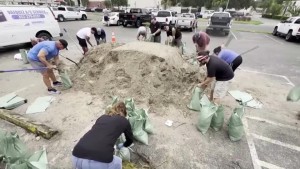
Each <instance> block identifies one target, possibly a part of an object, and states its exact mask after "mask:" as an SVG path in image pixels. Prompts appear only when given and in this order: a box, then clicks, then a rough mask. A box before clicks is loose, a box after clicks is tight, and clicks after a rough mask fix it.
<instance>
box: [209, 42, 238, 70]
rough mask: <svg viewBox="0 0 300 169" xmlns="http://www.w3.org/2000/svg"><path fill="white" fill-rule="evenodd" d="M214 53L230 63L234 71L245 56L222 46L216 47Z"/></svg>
mask: <svg viewBox="0 0 300 169" xmlns="http://www.w3.org/2000/svg"><path fill="white" fill-rule="evenodd" d="M214 54H215V55H216V56H218V57H219V58H221V59H222V60H224V61H225V62H226V63H228V64H229V65H230V66H231V67H232V70H233V72H234V71H235V70H236V69H237V68H238V67H239V66H240V65H241V64H242V62H243V58H242V56H241V55H239V54H237V53H236V52H234V51H232V50H229V49H222V47H221V46H219V47H217V48H215V49H214Z"/></svg>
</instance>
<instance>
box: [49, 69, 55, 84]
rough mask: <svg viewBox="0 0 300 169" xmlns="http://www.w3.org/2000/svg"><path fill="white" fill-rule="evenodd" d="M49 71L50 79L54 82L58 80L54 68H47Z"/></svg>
mask: <svg viewBox="0 0 300 169" xmlns="http://www.w3.org/2000/svg"><path fill="white" fill-rule="evenodd" d="M47 72H48V75H49V77H50V79H51V80H52V82H56V81H57V80H56V77H55V75H54V73H53V70H47Z"/></svg>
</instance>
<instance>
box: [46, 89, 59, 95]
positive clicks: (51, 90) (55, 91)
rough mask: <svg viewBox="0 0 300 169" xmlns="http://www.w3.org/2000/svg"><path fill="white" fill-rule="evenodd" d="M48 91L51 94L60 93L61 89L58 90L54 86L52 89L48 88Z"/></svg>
mask: <svg viewBox="0 0 300 169" xmlns="http://www.w3.org/2000/svg"><path fill="white" fill-rule="evenodd" d="M48 93H49V94H60V91H58V90H56V89H54V88H52V89H48Z"/></svg>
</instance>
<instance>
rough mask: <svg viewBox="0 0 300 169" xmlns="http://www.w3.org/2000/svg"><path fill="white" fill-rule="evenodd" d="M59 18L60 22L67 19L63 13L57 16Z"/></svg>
mask: <svg viewBox="0 0 300 169" xmlns="http://www.w3.org/2000/svg"><path fill="white" fill-rule="evenodd" d="M57 20H58V21H59V22H64V21H65V20H66V19H65V17H64V16H63V15H59V16H58V17H57Z"/></svg>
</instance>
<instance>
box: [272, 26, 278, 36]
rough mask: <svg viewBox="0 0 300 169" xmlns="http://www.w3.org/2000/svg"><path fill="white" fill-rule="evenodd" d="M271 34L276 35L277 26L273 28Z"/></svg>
mask: <svg viewBox="0 0 300 169" xmlns="http://www.w3.org/2000/svg"><path fill="white" fill-rule="evenodd" d="M272 35H274V36H277V27H275V28H274V30H273V32H272Z"/></svg>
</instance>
